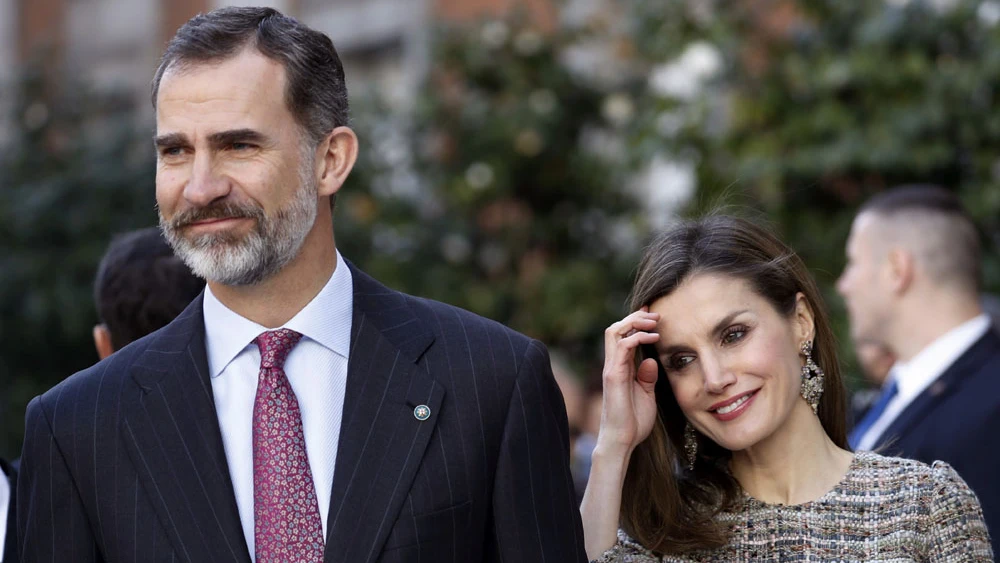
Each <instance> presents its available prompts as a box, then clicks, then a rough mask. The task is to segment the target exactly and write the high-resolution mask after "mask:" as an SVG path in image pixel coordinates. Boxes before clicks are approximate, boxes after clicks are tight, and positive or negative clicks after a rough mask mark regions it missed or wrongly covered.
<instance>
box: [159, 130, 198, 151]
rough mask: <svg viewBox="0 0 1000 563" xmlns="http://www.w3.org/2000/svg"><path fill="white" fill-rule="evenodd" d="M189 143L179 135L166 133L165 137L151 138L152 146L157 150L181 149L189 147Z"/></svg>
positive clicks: (184, 137)
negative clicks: (167, 148)
mask: <svg viewBox="0 0 1000 563" xmlns="http://www.w3.org/2000/svg"><path fill="white" fill-rule="evenodd" d="M190 144H191V143H189V142H188V140H187V137H186V136H184V135H183V134H181V133H168V134H166V135H157V136H155V137H153V145H154V146H156V147H157V148H161V149H162V148H164V147H183V146H189V145H190Z"/></svg>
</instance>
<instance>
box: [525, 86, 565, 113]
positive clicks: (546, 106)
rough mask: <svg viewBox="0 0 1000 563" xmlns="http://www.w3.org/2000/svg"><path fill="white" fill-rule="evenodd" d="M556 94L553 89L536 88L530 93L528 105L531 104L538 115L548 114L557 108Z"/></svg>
mask: <svg viewBox="0 0 1000 563" xmlns="http://www.w3.org/2000/svg"><path fill="white" fill-rule="evenodd" d="M557 103H558V100H556V95H555V94H553V93H552V90H548V89H540V90H535V91H534V92H532V93H531V94H529V95H528V105H529V106H531V110H532V111H534V112H535V113H537V114H538V115H548V114H550V113H552V110H554V109H556V104H557Z"/></svg>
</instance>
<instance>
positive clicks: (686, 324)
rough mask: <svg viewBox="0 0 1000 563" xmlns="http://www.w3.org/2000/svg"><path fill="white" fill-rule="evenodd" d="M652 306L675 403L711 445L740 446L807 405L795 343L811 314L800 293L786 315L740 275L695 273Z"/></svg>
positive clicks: (808, 336) (806, 334)
mask: <svg viewBox="0 0 1000 563" xmlns="http://www.w3.org/2000/svg"><path fill="white" fill-rule="evenodd" d="M649 310H650V311H651V312H654V313H659V314H660V321H659V323H658V325H657V331H658V332H659V333H660V340H659V342H658V343H657V344H656V349H657V352H658V355H659V359H660V363H661V364H662V365H663V368H664V369H665V370H666V373H667V378H668V379H669V381H670V387H671V388H672V389H673V392H674V396H675V397H676V398H677V404H678V405H679V406H680V408H681V411H682V412H683V413H684V416H685V417H686V418H687V419H688V420H689V421H690V422H691V424H692V425H693V426H694V427H695V429H697V430H698V431H699V432H700V433H702V434H704V435H705V436H707V437H709V438H710V439H711V440H713V441H714V442H715V443H717V444H719V445H720V446H722V447H724V448H726V449H728V450H730V451H740V450H744V449H746V448H749V447H751V446H754V445H755V444H757V443H759V442H760V441H761V440H764V439H765V438H767V437H769V436H771V435H772V434H774V433H775V431H776V430H778V429H779V428H781V427H782V426H783V424H784V423H785V422H786V421H787V420H789V418H790V415H791V414H792V412H793V411H794V409H810V407H809V406H808V404H807V403H806V402H805V400H804V399H802V397H801V395H800V384H801V377H802V365H803V363H804V359H803V358H802V357H801V356H800V353H799V349H800V348H801V345H802V343H803V342H805V341H806V340H812V338H813V315H812V311H811V310H810V309H809V307H808V305H807V304H806V301H805V297H804V296H803V295H802V294H801V293H800V294H798V296H797V297H796V308H795V312H794V313H793V314H792V316H791V317H786V316H785V315H783V314H781V313H779V312H778V311H777V310H775V308H774V307H773V306H772V305H771V303H770V302H769V301H767V300H766V299H765V298H763V297H762V296H760V295H758V294H757V293H756V292H755V291H753V289H751V287H750V285H749V284H748V283H747V282H746V281H745V280H743V279H740V278H736V277H732V276H727V275H722V274H696V275H694V276H691V277H689V278H688V279H687V280H685V281H684V282H683V283H682V284H681V285H680V286H678V287H677V289H676V290H674V291H673V293H671V294H670V295H667V296H664V297H661V298H660V299H658V300H656V301H654V302H653V303H652V304H651V305H650V307H649ZM809 414H810V415H811V414H812V412H811V409H810V412H809Z"/></svg>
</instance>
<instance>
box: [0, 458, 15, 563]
mask: <svg viewBox="0 0 1000 563" xmlns="http://www.w3.org/2000/svg"><path fill="white" fill-rule="evenodd" d="M16 492H17V468H16V467H14V466H13V465H11V464H9V463H7V462H6V461H4V460H3V459H0V563H17V554H16V553H15V550H16V549H17V537H16V536H15V535H14V532H15V530H16V527H15V524H16V518H15V517H16V515H17V512H15V510H16V507H15V506H14V500H15V498H16V497H17V495H16Z"/></svg>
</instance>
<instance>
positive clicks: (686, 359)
mask: <svg viewBox="0 0 1000 563" xmlns="http://www.w3.org/2000/svg"><path fill="white" fill-rule="evenodd" d="M693 361H694V356H677V357H674V358H671V360H670V369H674V370H679V369H682V368H683V367H684V366H686V365H688V364H690V363H691V362H693Z"/></svg>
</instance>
